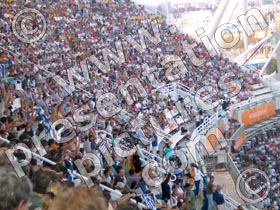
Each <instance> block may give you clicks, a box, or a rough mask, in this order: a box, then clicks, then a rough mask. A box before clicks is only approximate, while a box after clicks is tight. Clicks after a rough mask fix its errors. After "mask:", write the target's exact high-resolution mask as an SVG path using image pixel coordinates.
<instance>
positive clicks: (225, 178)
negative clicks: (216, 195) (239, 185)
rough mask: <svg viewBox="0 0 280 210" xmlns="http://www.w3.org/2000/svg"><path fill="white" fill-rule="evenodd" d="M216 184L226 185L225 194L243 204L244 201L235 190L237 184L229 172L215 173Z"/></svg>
mask: <svg viewBox="0 0 280 210" xmlns="http://www.w3.org/2000/svg"><path fill="white" fill-rule="evenodd" d="M214 176H215V184H219V185H224V188H223V193H224V194H226V195H228V196H229V197H231V198H232V199H234V200H235V201H237V202H238V203H240V204H242V203H243V201H242V199H241V198H240V197H239V196H238V194H237V192H236V190H235V183H234V181H233V180H232V178H231V176H230V174H229V173H228V172H214Z"/></svg>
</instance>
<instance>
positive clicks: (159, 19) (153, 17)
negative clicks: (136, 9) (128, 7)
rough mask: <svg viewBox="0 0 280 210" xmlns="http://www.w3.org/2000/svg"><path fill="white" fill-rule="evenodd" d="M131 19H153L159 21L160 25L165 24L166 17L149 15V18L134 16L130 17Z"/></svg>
mask: <svg viewBox="0 0 280 210" xmlns="http://www.w3.org/2000/svg"><path fill="white" fill-rule="evenodd" d="M130 19H131V20H144V19H149V20H153V19H157V22H158V23H163V22H164V17H163V16H162V15H148V17H144V16H139V15H132V16H131V17H130Z"/></svg>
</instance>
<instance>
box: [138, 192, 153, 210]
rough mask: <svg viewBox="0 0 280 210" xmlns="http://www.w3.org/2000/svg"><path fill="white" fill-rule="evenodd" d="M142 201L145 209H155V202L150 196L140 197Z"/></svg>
mask: <svg viewBox="0 0 280 210" xmlns="http://www.w3.org/2000/svg"><path fill="white" fill-rule="evenodd" d="M141 199H142V201H143V202H144V203H145V204H146V207H147V209H152V210H154V209H156V207H155V201H154V198H153V196H152V195H150V194H144V195H141Z"/></svg>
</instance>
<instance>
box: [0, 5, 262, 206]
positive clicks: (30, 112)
mask: <svg viewBox="0 0 280 210" xmlns="http://www.w3.org/2000/svg"><path fill="white" fill-rule="evenodd" d="M24 8H36V9H38V10H40V11H41V12H42V14H43V15H44V17H45V18H46V22H47V30H46V34H45V36H44V37H43V38H42V39H41V40H39V41H37V42H34V43H31V44H29V43H24V42H22V41H21V40H19V39H18V38H17V37H16V36H15V35H14V33H13V30H12V27H11V25H12V20H13V17H14V16H15V15H16V14H17V13H18V12H20V11H21V10H22V9H24ZM147 15H148V14H147V13H146V11H145V9H144V7H143V6H139V5H135V4H134V3H133V2H131V1H101V2H100V1H78V0H77V1H62V0H61V1H59V0H56V1H55V0H44V1H43V0H34V1H25V0H18V1H1V3H0V20H1V25H0V27H1V33H0V39H1V45H0V53H1V57H0V59H1V60H0V62H1V64H3V65H4V66H3V68H2V69H4V71H3V72H2V77H1V80H2V83H1V90H0V91H1V104H0V137H1V138H4V139H7V140H8V141H9V142H8V141H6V142H3V141H1V142H0V147H1V153H0V154H1V158H2V160H1V161H3V163H1V164H3V165H5V164H7V162H8V160H4V159H5V152H4V151H6V150H7V149H11V148H12V147H13V145H16V144H18V143H24V144H25V145H27V146H28V147H29V148H30V149H31V150H32V151H33V152H38V150H37V148H36V147H35V145H34V144H33V142H32V138H33V137H34V136H40V137H43V138H40V141H41V143H42V145H43V147H44V148H45V150H46V153H47V154H46V155H45V156H44V157H46V158H48V159H49V160H51V161H54V162H56V165H52V164H50V163H48V162H45V161H42V160H41V159H40V158H36V157H33V158H32V159H31V161H30V163H29V164H28V165H27V166H25V167H24V171H25V174H26V175H27V176H28V177H30V179H31V180H32V183H33V187H34V188H33V191H34V193H33V196H32V201H33V204H32V207H31V208H30V209H36V208H37V207H40V206H42V207H43V209H49V207H48V204H47V203H49V200H52V199H53V198H54V197H56V196H57V195H58V194H60V192H62V191H65V190H66V188H67V189H68V188H71V187H72V186H73V185H75V186H76V185H81V184H82V182H83V181H82V180H80V179H78V178H77V177H75V176H74V175H73V168H74V170H75V171H77V168H76V166H75V165H74V164H73V162H74V161H75V160H77V159H81V158H82V157H84V155H85V154H86V153H90V152H92V153H96V151H97V150H98V149H99V147H100V142H99V141H98V139H99V140H100V138H99V136H98V135H97V133H96V131H97V130H105V131H106V132H107V134H106V135H105V136H101V137H102V138H103V139H108V138H109V139H110V141H109V142H108V143H112V142H114V140H115V139H116V137H117V136H119V135H120V134H122V133H124V132H125V131H132V132H134V134H133V135H132V137H131V136H130V137H128V138H126V139H125V140H127V141H130V143H131V144H135V141H132V140H131V139H139V138H143V137H144V135H146V137H147V139H148V140H149V142H148V144H145V145H142V146H143V147H145V148H146V149H149V148H150V149H151V151H152V153H154V154H157V153H158V151H157V150H158V145H159V139H158V136H157V133H156V132H155V131H154V129H152V126H151V125H149V124H146V125H145V126H144V127H142V128H141V129H139V127H137V126H135V124H134V123H130V120H131V119H134V118H137V117H138V119H139V121H140V119H148V117H149V116H153V117H155V119H156V120H157V121H158V122H159V124H160V125H161V127H162V128H164V127H166V126H168V124H169V122H168V120H167V119H166V117H165V115H164V114H163V111H164V110H166V109H167V110H170V111H172V110H175V109H176V107H175V101H174V100H173V99H172V98H171V97H166V98H162V97H161V95H160V94H159V92H156V91H153V90H154V89H155V87H156V84H159V83H163V82H164V83H166V84H167V83H169V82H174V81H179V82H180V83H182V84H184V85H185V86H188V87H190V88H191V89H193V90H194V91H196V90H198V89H199V88H202V87H203V86H205V85H212V86H214V87H215V88H217V90H218V92H219V96H220V97H221V98H223V97H224V95H223V94H221V93H222V91H221V90H219V89H218V85H217V81H218V80H219V78H220V77H221V76H223V75H225V74H226V73H233V74H234V75H235V76H234V79H235V80H238V81H239V82H240V84H241V86H242V90H241V92H240V94H239V95H238V96H237V98H238V100H246V99H247V98H249V97H250V96H251V95H250V85H251V84H255V83H257V82H258V79H257V76H256V74H255V73H253V72H243V71H241V70H240V67H238V66H237V65H236V64H234V63H232V62H230V61H229V59H227V58H224V57H223V55H218V56H215V57H210V56H209V55H208V53H207V51H206V48H205V47H204V46H203V45H202V44H201V43H197V44H198V45H197V47H196V48H194V52H195V53H196V55H197V56H200V57H204V58H205V59H206V62H205V63H204V64H203V65H201V66H199V67H197V66H195V65H194V64H193V63H192V62H191V60H190V59H188V56H187V54H186V53H185V52H184V51H183V47H182V44H181V41H187V42H188V43H189V44H192V43H194V42H195V40H194V39H193V38H191V37H189V36H188V35H184V34H180V33H174V34H172V33H170V31H169V29H168V28H169V26H168V25H166V24H165V23H164V22H163V23H160V24H159V32H160V37H161V42H160V43H159V44H157V45H155V44H153V43H152V42H151V41H149V40H145V41H146V46H147V49H146V50H145V51H144V52H141V53H140V52H138V51H137V50H136V49H134V48H133V47H132V46H130V45H129V44H128V43H127V42H123V49H124V54H125V62H124V63H123V64H122V65H114V62H110V63H111V64H112V65H111V67H110V68H111V69H110V71H109V72H107V73H106V74H104V73H102V72H101V71H100V69H98V68H97V67H96V66H94V65H93V64H92V63H88V64H87V65H88V67H89V68H88V69H89V70H90V71H89V74H90V82H89V83H88V84H86V85H83V86H82V88H76V90H75V91H74V92H73V93H71V94H69V92H67V91H66V90H65V89H64V88H63V87H61V86H60V85H58V84H57V81H55V80H54V77H53V75H57V76H60V77H61V78H62V79H63V80H65V81H69V80H68V74H67V70H68V69H70V68H72V67H74V68H77V71H78V72H80V73H82V72H81V69H80V68H79V67H80V63H81V61H83V60H85V59H87V58H89V57H90V56H91V55H96V56H97V57H98V58H99V59H101V60H102V59H103V58H102V54H101V50H102V49H104V48H109V49H111V48H115V44H114V43H115V41H118V40H122V39H123V38H124V37H125V36H127V35H131V36H132V37H133V38H134V39H135V40H138V33H137V30H138V29H139V28H140V27H143V28H145V29H146V30H148V31H150V32H151V31H152V29H151V24H150V21H151V20H149V19H147V18H146V17H147ZM132 16H142V17H144V18H143V19H142V20H132V18H131V17H132ZM32 21H33V22H32V24H35V26H37V25H39V24H41V22H40V20H39V17H37V16H36V17H33V20H32ZM36 24H37V25H36ZM17 29H18V28H17ZM165 55H177V56H179V57H180V58H181V59H182V60H183V62H184V64H185V66H186V67H187V70H188V71H187V72H185V73H183V74H181V75H180V77H176V76H175V74H177V73H178V71H179V70H178V69H177V68H174V69H172V70H171V72H172V74H173V76H171V77H169V78H167V77H166V76H165V71H166V70H167V68H166V66H165V67H164V66H162V65H161V61H162V59H163V57H164V56H165ZM6 64H7V65H6ZM10 64H11V65H10ZM142 64H147V65H148V66H150V67H156V68H157V70H156V71H154V72H153V74H151V75H150V76H149V78H147V77H146V76H143V73H144V69H143V68H142V67H141V65H142ZM1 67H2V66H1ZM50 72H52V73H54V74H49V73H50ZM132 77H135V78H138V79H139V80H140V81H141V83H142V85H143V87H144V90H143V91H144V92H146V94H147V97H139V95H138V94H135V92H136V91H135V90H134V89H132V88H128V89H129V93H130V94H131V95H132V98H133V100H134V103H133V104H132V105H128V104H127V103H126V101H125V100H124V99H123V96H122V94H121V93H120V85H121V84H124V83H126V82H127V81H128V79H130V78H132ZM13 80H14V82H13ZM4 81H6V82H4ZM74 82H75V84H76V83H78V81H76V80H75V81H74ZM108 92H112V93H114V94H116V95H117V96H118V100H117V103H118V106H121V107H122V110H123V111H124V112H125V113H124V114H122V113H121V114H119V115H115V116H113V117H110V118H104V117H102V116H101V115H100V114H98V113H97V110H96V100H97V99H98V97H99V96H101V95H102V94H104V93H108ZM89 93H90V94H89ZM19 98H20V100H19ZM84 105H88V107H89V108H90V109H91V110H84V111H83V114H86V113H89V111H90V112H91V113H93V115H92V116H95V120H94V121H91V119H90V120H89V119H87V120H84V121H80V123H77V121H76V120H74V117H73V115H74V111H75V110H77V109H78V108H80V107H82V106H84ZM196 108H197V107H190V106H183V109H185V112H184V114H185V115H187V117H186V116H185V117H184V118H189V119H190V120H191V121H193V122H195V121H196V122H198V124H197V126H198V125H199V124H201V122H202V121H203V116H205V115H206V114H205V113H203V112H201V111H199V110H195V111H193V110H194V109H196ZM196 113H199V114H197V116H198V117H196V116H195V114H196ZM128 116H130V117H128ZM196 118H197V119H196ZM59 119H67V120H68V121H69V122H71V123H72V125H76V126H73V127H71V128H69V129H66V131H64V132H63V133H62V135H66V136H67V134H69V133H71V132H72V131H75V132H76V135H75V136H74V137H73V138H72V139H70V140H69V141H67V142H64V143H61V142H60V143H58V142H57V141H56V139H54V138H53V136H51V135H50V128H49V125H50V124H51V123H54V122H55V121H56V120H59ZM89 122H90V123H91V124H90V125H91V126H90V127H91V128H90V129H86V130H79V128H80V127H81V126H85V125H87V124H88V123H89ZM179 127H180V128H181V131H182V132H186V131H187V130H186V129H185V128H184V123H181V124H180V123H179ZM168 145H169V142H168V141H167V142H166V148H165V150H164V151H167V150H170V151H172V148H171V149H170V145H169V146H168ZM128 147H129V145H128ZM109 152H110V153H111V156H112V157H113V165H112V166H108V165H106V163H104V164H103V165H102V170H101V171H102V172H101V174H100V175H99V176H97V180H95V181H96V182H97V181H98V182H102V183H103V184H104V185H106V186H107V187H109V188H112V189H115V190H118V191H119V192H120V193H119V194H123V195H124V196H122V197H121V196H120V195H119V194H118V193H117V194H116V193H113V194H111V195H110V194H107V198H108V200H110V201H112V200H114V201H116V200H117V201H118V202H112V206H113V208H115V209H116V208H117V206H118V203H125V201H126V200H128V199H129V198H130V197H135V191H137V189H139V188H140V189H141V191H142V192H143V194H149V193H151V190H152V189H150V188H149V186H147V184H146V183H145V180H143V178H142V176H141V173H142V169H143V166H142V162H141V160H140V157H139V154H138V153H137V152H135V153H134V154H132V155H131V156H129V157H128V158H125V159H123V158H121V157H119V156H118V155H117V154H116V153H115V152H114V150H110V149H109ZM14 156H15V158H16V159H17V161H19V162H23V161H24V159H25V155H24V154H23V153H22V152H21V151H16V152H15V153H14ZM172 158H174V157H170V160H173V159H172ZM170 160H169V161H170ZM104 162H105V161H104ZM171 162H172V161H171ZM174 162H175V163H174V165H175V168H176V169H175V172H176V173H175V175H176V180H177V181H174V180H173V182H172V181H170V180H169V179H170V177H169V176H167V177H166V180H165V182H163V184H162V185H161V187H159V188H158V189H157V190H158V192H159V194H160V196H158V197H159V200H162V201H163V203H161V205H167V206H169V207H174V208H175V209H176V208H177V209H182V208H183V207H182V206H186V205H188V203H189V202H190V203H192V205H193V203H195V202H193V198H194V196H193V193H192V192H193V191H192V190H191V189H194V192H195V196H197V186H198V185H197V182H193V183H192V181H190V180H192V179H193V178H194V177H193V176H192V175H188V176H185V175H186V174H191V167H189V168H187V169H186V170H181V169H180V167H178V165H180V163H178V162H176V161H174ZM84 167H85V168H86V170H87V171H88V172H89V171H92V170H93V169H94V166H93V165H92V164H91V162H90V161H84ZM46 177H47V178H46ZM66 180H67V181H66ZM59 181H63V184H62V185H63V186H58V185H59V184H57V185H56V186H55V187H53V188H55V189H53V191H48V190H47V188H48V187H50V188H51V186H52V185H51V183H52V182H59ZM26 182H28V181H26ZM174 182H175V183H174ZM170 183H173V184H171V187H170V186H169V185H170ZM178 183H179V184H178ZM168 186H169V187H168ZM172 186H173V187H172ZM1 190H2V189H1ZM82 191H83V193H81V195H80V196H81V197H86V196H94V192H91V191H90V190H88V191H86V190H84V189H82V187H81V188H78V189H72V191H71V190H70V191H67V193H68V194H67V196H68V197H69V198H71V196H72V197H73V198H74V197H76V196H75V193H78V192H82ZM166 192H167V193H166ZM186 192H188V193H187V195H186ZM78 194H79V193H78ZM42 195H44V196H42ZM116 195H118V196H116ZM63 196H66V195H64V194H63V195H61V197H62V198H61V199H62V200H63V199H66V198H65V197H63ZM165 196H166V197H165ZM97 197H98V196H97ZM136 197H137V196H136ZM120 199H121V200H120ZM186 199H187V200H189V199H190V201H188V202H185V201H186ZM77 200H78V197H77ZM24 202H29V201H27V200H24ZM54 203H55V202H54ZM155 203H156V202H155ZM24 204H25V203H24ZM21 205H23V203H22V204H21ZM56 205H61V207H60V208H61V209H62V208H63V209H65V208H66V209H68V207H65V206H63V205H71V203H68V202H64V203H63V202H62V203H60V204H54V206H56ZM89 205H91V204H89ZM100 205H102V202H100ZM106 205H107V204H106ZM52 208H54V209H59V208H58V207H57V208H55V207H50V209H52ZM184 208H187V207H184ZM11 209H13V208H11ZM69 209H70V208H69ZM99 209H103V208H99Z"/></svg>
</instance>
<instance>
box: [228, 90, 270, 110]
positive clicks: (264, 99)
mask: <svg viewBox="0 0 280 210" xmlns="http://www.w3.org/2000/svg"><path fill="white" fill-rule="evenodd" d="M272 99H273V94H272V93H269V94H266V95H261V96H257V97H253V98H250V99H248V100H246V101H241V102H240V103H237V104H232V105H230V110H231V111H232V112H233V111H235V110H236V109H244V108H245V107H248V106H252V105H254V104H260V103H263V102H268V101H270V100H272Z"/></svg>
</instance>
